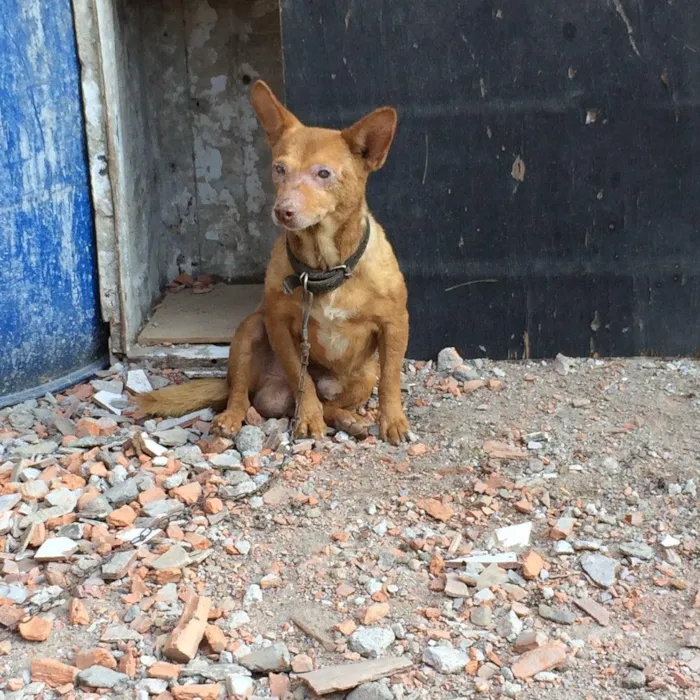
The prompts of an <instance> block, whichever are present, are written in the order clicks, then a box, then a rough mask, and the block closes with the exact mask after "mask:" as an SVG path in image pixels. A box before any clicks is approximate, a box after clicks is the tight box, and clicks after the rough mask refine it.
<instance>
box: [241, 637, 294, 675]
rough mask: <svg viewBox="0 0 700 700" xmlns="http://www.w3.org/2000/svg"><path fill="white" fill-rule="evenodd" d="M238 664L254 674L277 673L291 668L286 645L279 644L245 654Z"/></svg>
mask: <svg viewBox="0 0 700 700" xmlns="http://www.w3.org/2000/svg"><path fill="white" fill-rule="evenodd" d="M238 662H239V663H240V664H241V666H243V667H244V668H247V669H248V670H249V671H253V672H255V673H279V672H281V671H289V669H290V668H291V657H290V655H289V650H288V649H287V646H286V644H283V643H281V642H280V643H277V644H271V645H270V646H268V647H264V648H263V649H259V650H258V651H253V652H251V653H250V654H246V655H245V656H242V657H240V658H239V659H238Z"/></svg>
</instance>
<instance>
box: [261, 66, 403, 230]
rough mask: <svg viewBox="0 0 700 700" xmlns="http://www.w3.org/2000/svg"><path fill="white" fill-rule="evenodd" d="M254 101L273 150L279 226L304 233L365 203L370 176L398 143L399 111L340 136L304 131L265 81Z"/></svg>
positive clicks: (379, 113)
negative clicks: (395, 140)
mask: <svg viewBox="0 0 700 700" xmlns="http://www.w3.org/2000/svg"><path fill="white" fill-rule="evenodd" d="M251 102H252V104H253V108H254V109H255V112H256V114H257V115H258V119H259V120H260V123H261V125H262V127H263V129H264V130H265V134H266V136H267V140H268V142H269V144H270V147H271V148H272V180H273V182H274V185H275V190H276V200H275V206H274V208H273V212H272V218H273V220H274V222H275V223H276V224H277V225H279V226H284V227H285V228H286V229H289V230H291V231H300V230H302V229H306V228H309V227H310V226H314V225H316V224H319V223H321V222H322V221H323V220H324V219H326V218H329V217H331V218H333V219H337V220H342V219H344V218H345V216H347V215H348V214H349V213H350V212H352V211H354V210H356V209H357V207H358V206H360V205H361V204H362V202H363V201H364V196H365V187H366V184H367V176H368V175H369V173H371V172H373V171H375V170H379V168H381V167H382V165H384V162H385V161H386V157H387V154H388V153H389V147H390V146H391V142H392V141H393V139H394V133H395V132H396V122H397V116H396V110H395V109H393V108H392V107H380V108H379V109H377V110H375V111H374V112H371V113H370V114H368V115H367V116H366V117H363V118H362V119H360V121H358V122H356V123H355V124H353V125H352V126H350V127H348V128H347V129H344V130H343V131H336V130H334V129H318V128H314V127H308V126H304V125H303V124H302V123H301V122H300V121H299V120H298V119H297V118H296V117H295V116H294V115H293V114H292V113H291V112H290V111H289V110H287V109H285V107H283V106H282V104H281V103H280V102H279V100H278V99H277V98H276V97H275V96H274V94H273V93H272V90H270V88H269V87H268V86H267V84H266V83H264V82H263V81H261V80H259V81H257V82H256V83H255V85H253V89H252V91H251Z"/></svg>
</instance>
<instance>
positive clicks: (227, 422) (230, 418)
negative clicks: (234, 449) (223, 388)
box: [212, 408, 245, 438]
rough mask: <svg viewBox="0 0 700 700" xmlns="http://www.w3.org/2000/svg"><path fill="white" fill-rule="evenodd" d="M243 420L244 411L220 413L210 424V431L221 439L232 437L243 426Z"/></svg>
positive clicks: (235, 410) (229, 410)
mask: <svg viewBox="0 0 700 700" xmlns="http://www.w3.org/2000/svg"><path fill="white" fill-rule="evenodd" d="M244 420H245V411H240V410H238V409H235V408H233V409H231V408H229V409H228V410H226V411H224V412H223V413H220V414H219V415H218V416H216V418H214V421H213V422H212V430H213V432H215V433H217V434H218V435H222V436H223V437H228V438H231V437H234V436H235V435H236V433H237V432H238V431H239V430H240V429H241V427H242V426H243V421H244Z"/></svg>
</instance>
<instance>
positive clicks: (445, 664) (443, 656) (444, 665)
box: [423, 646, 469, 674]
mask: <svg viewBox="0 0 700 700" xmlns="http://www.w3.org/2000/svg"><path fill="white" fill-rule="evenodd" d="M423 662H424V663H426V664H428V666H432V667H433V668H434V669H435V670H436V671H437V672H438V673H445V674H450V673H460V672H462V671H464V668H465V666H466V665H467V663H468V662H469V656H468V655H467V654H466V653H465V652H463V651H461V650H460V649H454V648H452V647H448V646H434V647H427V648H426V649H425V651H424V652H423Z"/></svg>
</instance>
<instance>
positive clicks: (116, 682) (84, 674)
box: [78, 666, 129, 690]
mask: <svg viewBox="0 0 700 700" xmlns="http://www.w3.org/2000/svg"><path fill="white" fill-rule="evenodd" d="M128 682H129V676H127V675H126V674H124V673H118V672H117V671H113V670H112V669H110V668H105V667H104V666H91V667H90V668H87V669H85V670H84V671H80V672H79V673H78V684H79V685H86V686H88V687H90V688H109V689H110V690H117V689H118V688H123V687H124V686H125V685H126V684H127V683H128Z"/></svg>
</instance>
